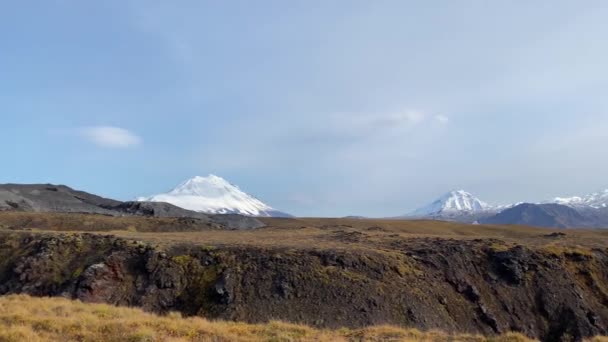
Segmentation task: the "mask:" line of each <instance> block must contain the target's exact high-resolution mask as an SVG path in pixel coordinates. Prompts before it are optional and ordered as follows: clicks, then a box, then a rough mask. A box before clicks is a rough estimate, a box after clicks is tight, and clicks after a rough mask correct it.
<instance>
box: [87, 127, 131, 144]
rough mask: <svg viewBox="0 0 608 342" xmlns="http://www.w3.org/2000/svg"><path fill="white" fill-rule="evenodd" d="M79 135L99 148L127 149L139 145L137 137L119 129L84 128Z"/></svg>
mask: <svg viewBox="0 0 608 342" xmlns="http://www.w3.org/2000/svg"><path fill="white" fill-rule="evenodd" d="M80 134H81V135H82V136H83V137H84V138H85V139H87V140H88V141H90V142H92V143H94V144H95V145H97V146H100V147H110V148H128V147H134V146H137V145H139V144H141V138H140V137H139V136H137V135H136V134H135V133H133V132H131V131H129V130H127V129H124V128H120V127H112V126H95V127H85V128H82V129H81V130H80Z"/></svg>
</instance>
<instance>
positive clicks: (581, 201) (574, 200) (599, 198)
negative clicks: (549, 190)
mask: <svg viewBox="0 0 608 342" xmlns="http://www.w3.org/2000/svg"><path fill="white" fill-rule="evenodd" d="M548 202H550V203H557V204H562V205H567V206H570V207H591V208H595V209H600V208H608V189H607V190H603V191H599V192H595V193H592V194H589V195H586V196H582V197H579V196H574V197H556V198H554V199H553V200H551V201H548Z"/></svg>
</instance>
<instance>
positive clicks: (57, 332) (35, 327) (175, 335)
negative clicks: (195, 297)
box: [0, 295, 603, 342]
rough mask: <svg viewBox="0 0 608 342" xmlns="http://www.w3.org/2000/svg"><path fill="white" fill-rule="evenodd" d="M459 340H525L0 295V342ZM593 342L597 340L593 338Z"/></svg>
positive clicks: (507, 341)
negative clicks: (239, 319)
mask: <svg viewBox="0 0 608 342" xmlns="http://www.w3.org/2000/svg"><path fill="white" fill-rule="evenodd" d="M448 340H449V341H462V342H478V341H479V342H482V341H495V342H525V341H531V340H530V339H528V338H526V337H524V336H522V335H519V334H506V335H502V336H498V337H491V338H486V337H483V336H479V335H448V334H445V333H442V332H439V331H430V332H421V331H419V330H416V329H403V328H398V327H393V326H376V327H369V328H365V329H357V330H351V329H346V328H342V329H338V330H319V329H314V328H311V327H308V326H304V325H297V324H289V323H284V322H276V321H273V322H269V323H267V324H245V323H235V322H221V321H216V322H212V321H208V320H205V319H202V318H198V317H193V318H182V317H181V315H179V314H175V313H172V314H169V315H166V316H157V315H153V314H149V313H145V312H143V311H141V310H139V309H132V308H124V307H113V306H109V305H105V304H85V303H82V302H79V301H70V300H67V299H64V298H32V297H28V296H24V295H11V296H7V297H0V342H50V341H66V342H71V341H81V342H89V341H91V342H92V341H116V342H154V341H169V342H178V341H179V342H185V341H200V342H206V341H209V342H211V341H213V342H223V341H237V342H238V341H242V342H248V341H277V342H278V341H284V342H292V341H319V342H329V341H332V342H333V341H336V342H340V341H395V342H397V341H448ZM594 341H598V342H600V341H603V340H599V339H596V340H594Z"/></svg>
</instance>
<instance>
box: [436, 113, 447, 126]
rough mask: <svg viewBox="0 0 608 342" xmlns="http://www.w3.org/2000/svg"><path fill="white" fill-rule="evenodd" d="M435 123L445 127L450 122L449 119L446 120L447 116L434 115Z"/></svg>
mask: <svg viewBox="0 0 608 342" xmlns="http://www.w3.org/2000/svg"><path fill="white" fill-rule="evenodd" d="M435 121H437V122H438V123H440V124H442V125H447V124H448V122H450V118H448V117H447V116H445V115H443V114H439V115H435Z"/></svg>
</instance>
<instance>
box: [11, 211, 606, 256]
mask: <svg viewBox="0 0 608 342" xmlns="http://www.w3.org/2000/svg"><path fill="white" fill-rule="evenodd" d="M262 220H263V221H264V222H265V223H266V224H267V227H266V228H262V229H256V230H249V231H230V230H217V229H208V228H205V226H204V225H200V224H198V223H192V222H188V221H187V220H183V219H171V218H144V217H109V216H103V215H83V214H61V213H25V212H0V230H1V229H4V230H31V231H50V232H56V231H61V232H70V231H71V232H92V233H101V234H106V233H109V234H112V235H116V236H121V237H125V238H129V239H138V240H143V241H146V242H149V243H153V244H157V245H167V244H173V243H181V242H187V243H196V244H203V245H210V246H227V245H228V246H238V245H255V246H258V247H263V246H267V247H285V248H310V247H313V248H338V249H339V248H348V249H351V248H363V249H386V248H387V246H390V245H391V243H392V242H394V241H397V240H410V239H420V238H427V239H433V238H440V239H466V240H473V239H496V240H498V241H499V243H500V244H505V245H512V244H522V245H525V246H528V247H537V248H546V249H547V250H548V251H560V250H567V249H587V250H589V249H593V248H597V249H604V248H606V246H608V229H604V230H601V229H598V230H578V229H577V230H573V229H570V230H556V229H546V228H533V227H524V226H494V225H471V224H461V223H454V222H440V221H416V220H380V219H374V220H358V219H332V218H297V219H278V218H265V219H262ZM557 231H559V232H562V233H564V234H565V235H563V236H559V237H558V238H551V237H550V236H548V235H549V234H550V233H552V232H557ZM389 249H390V248H389Z"/></svg>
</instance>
